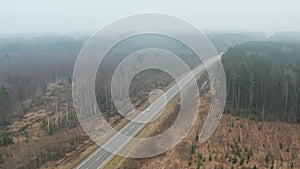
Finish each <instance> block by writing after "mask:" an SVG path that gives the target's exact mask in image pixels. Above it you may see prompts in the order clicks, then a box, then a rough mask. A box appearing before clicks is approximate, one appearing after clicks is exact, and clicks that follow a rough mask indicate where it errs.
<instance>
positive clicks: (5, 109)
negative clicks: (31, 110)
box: [0, 86, 12, 125]
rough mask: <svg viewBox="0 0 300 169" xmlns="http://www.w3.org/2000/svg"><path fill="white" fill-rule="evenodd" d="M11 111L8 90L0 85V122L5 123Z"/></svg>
mask: <svg viewBox="0 0 300 169" xmlns="http://www.w3.org/2000/svg"><path fill="white" fill-rule="evenodd" d="M11 111H12V107H11V102H10V98H9V94H8V91H7V89H6V88H5V87H4V86H0V124H2V125H3V124H5V121H6V119H7V117H8V116H9V114H10V113H11Z"/></svg>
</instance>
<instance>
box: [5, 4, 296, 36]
mask: <svg viewBox="0 0 300 169" xmlns="http://www.w3.org/2000/svg"><path fill="white" fill-rule="evenodd" d="M143 12H159V13H166V14H171V15H175V16H178V17H180V18H183V19H185V20H187V21H188V22H190V23H192V24H194V25H195V26H197V27H198V28H200V29H201V30H236V31H261V30H262V31H300V1H299V0H150V1H149V0H148V1H146V0H103V1H101V0H81V1H79V0H1V2H0V21H1V26H0V33H2V34H3V33H27V32H33V33H35V32H37V33H41V32H66V31H82V30H83V31H84V30H91V31H95V30H97V29H99V28H101V27H102V26H104V25H105V24H107V23H109V22H111V21H112V20H115V19H118V18H120V17H124V16H127V15H132V14H136V13H143Z"/></svg>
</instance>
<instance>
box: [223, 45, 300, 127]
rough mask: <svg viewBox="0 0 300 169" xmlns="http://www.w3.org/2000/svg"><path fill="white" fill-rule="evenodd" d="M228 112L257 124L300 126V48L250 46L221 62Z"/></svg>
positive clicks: (235, 49)
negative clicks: (274, 121)
mask: <svg viewBox="0 0 300 169" xmlns="http://www.w3.org/2000/svg"><path fill="white" fill-rule="evenodd" d="M222 62H223V65H224V70H225V74H226V80H227V103H226V112H228V113H231V114H235V115H240V116H247V117H250V118H252V119H256V120H275V119H279V120H284V121H287V122H300V116H299V113H297V112H296V111H297V110H299V105H300V99H299V98H300V85H299V80H300V67H299V65H300V45H299V44H290V43H283V42H282V43H279V42H247V43H244V44H242V45H238V46H236V47H233V48H229V49H228V51H227V52H226V54H225V55H224V56H223V58H222Z"/></svg>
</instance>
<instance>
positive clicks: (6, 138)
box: [0, 133, 14, 146]
mask: <svg viewBox="0 0 300 169" xmlns="http://www.w3.org/2000/svg"><path fill="white" fill-rule="evenodd" d="M13 143H14V142H13V140H12V139H11V138H10V137H9V136H8V135H7V134H5V133H3V134H2V135H1V140H0V145H1V146H7V145H10V144H13Z"/></svg>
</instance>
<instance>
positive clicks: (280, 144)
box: [279, 142, 283, 150]
mask: <svg viewBox="0 0 300 169" xmlns="http://www.w3.org/2000/svg"><path fill="white" fill-rule="evenodd" d="M279 148H280V149H281V150H282V149H283V144H282V143H281V142H280V143H279Z"/></svg>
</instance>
